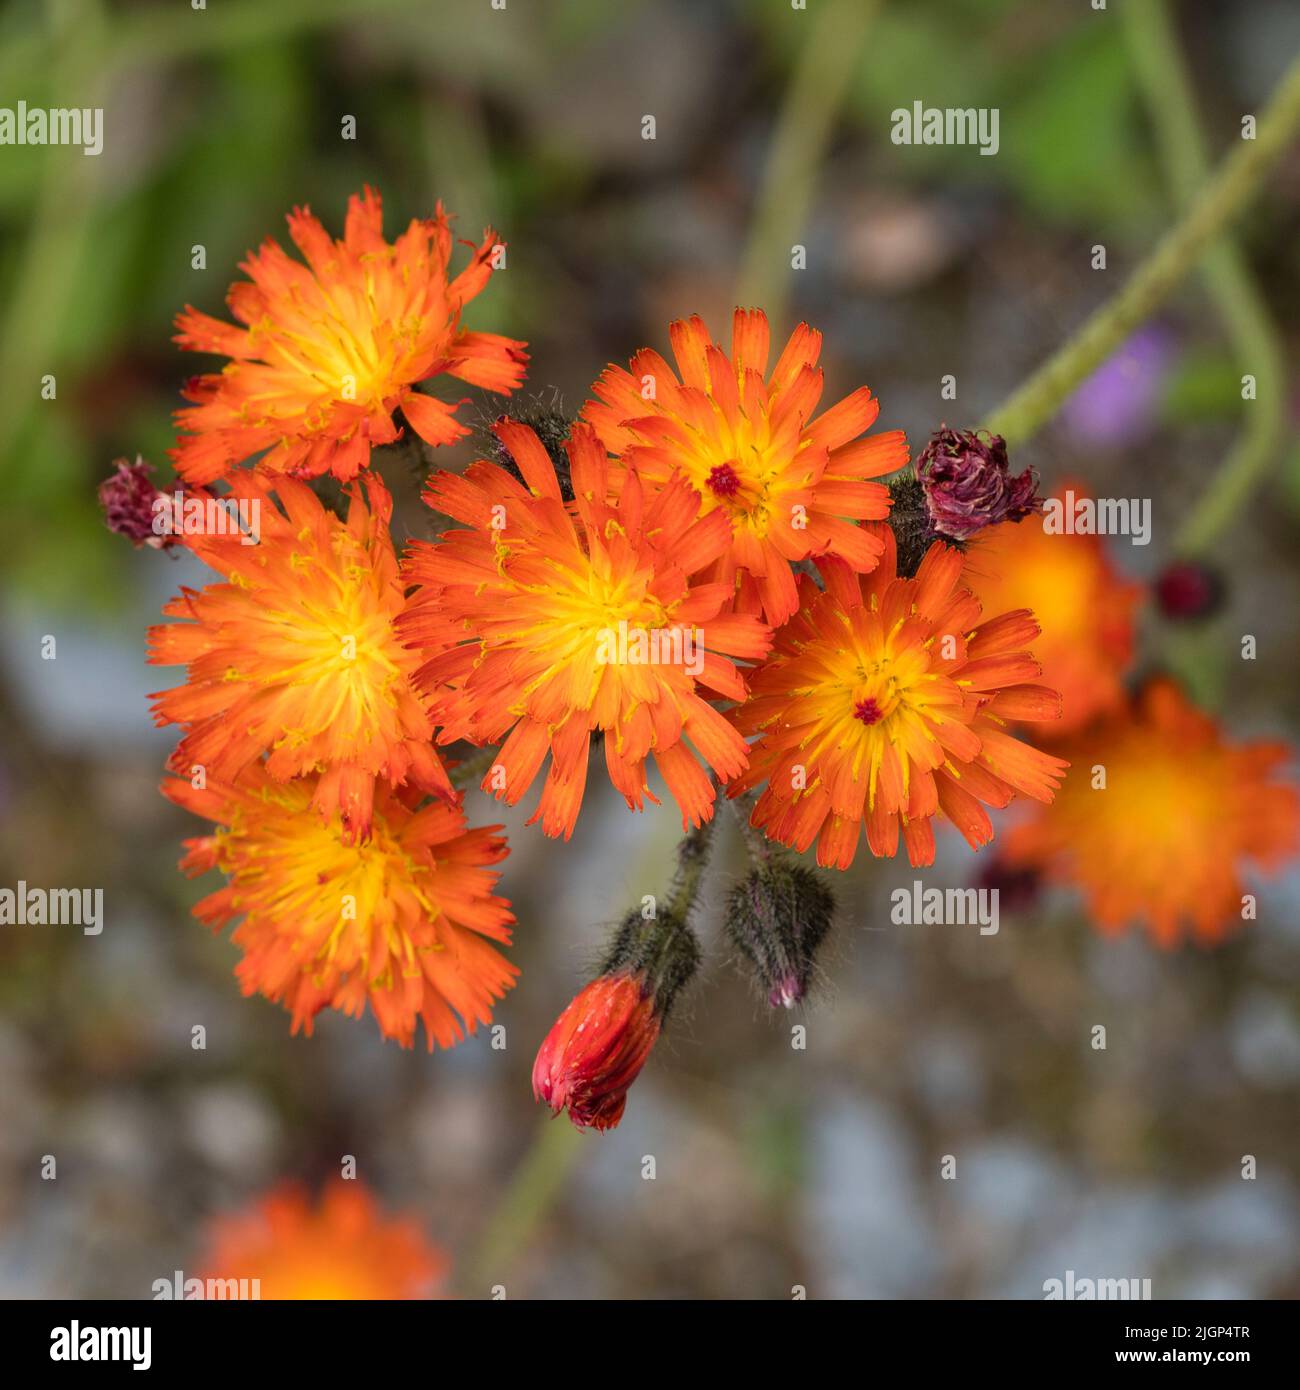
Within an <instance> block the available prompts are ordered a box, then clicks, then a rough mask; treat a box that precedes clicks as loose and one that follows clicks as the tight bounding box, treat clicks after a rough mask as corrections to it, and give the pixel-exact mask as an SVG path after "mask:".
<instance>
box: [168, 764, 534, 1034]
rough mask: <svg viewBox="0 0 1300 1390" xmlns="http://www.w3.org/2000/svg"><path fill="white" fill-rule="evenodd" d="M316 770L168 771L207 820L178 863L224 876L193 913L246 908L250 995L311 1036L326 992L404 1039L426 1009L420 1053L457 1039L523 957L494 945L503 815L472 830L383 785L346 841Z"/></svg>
mask: <svg viewBox="0 0 1300 1390" xmlns="http://www.w3.org/2000/svg"><path fill="white" fill-rule="evenodd" d="M312 783H313V779H311V778H297V779H295V780H294V781H291V782H284V783H278V782H275V781H272V780H271V778H270V777H268V776H267V774H266V771H265V768H264V767H263V766H262V765H261V764H254V765H253V766H252V767H250V768H248V769H247V770H246V771H245V773H244V774H243V775H242V776H241V777H240V779H239V781H238V783H236V784H235V785H234V786H230V785H225V784H221V783H212V782H209V784H208V785H207V786H206V787H204V788H196V787H194V786H193V785H192V784H191V783H190V782H189V781H185V780H183V779H181V778H170V779H168V780H167V781H166V782H164V783H163V788H162V790H163V793H164V795H166V796H167V797H169V798H170V799H171V800H172V801H174V802H176V804H177V805H179V806H183V807H185V808H186V810H189V811H193V812H194V813H195V814H196V815H199V816H204V817H206V818H207V819H209V820H212V821H214V822H215V823H216V827H217V828H216V829H215V830H214V831H213V832H212V833H211V834H209V835H204V836H201V837H199V838H196V839H192V840H187V841H186V842H185V845H186V849H187V850H188V854H187V855H186V857H185V858H184V859H183V860H182V861H181V868H182V869H184V870H185V871H186V872H187V873H188V874H190V875H194V874H200V873H204V872H206V871H207V870H209V869H213V868H216V869H220V870H221V871H222V872H223V873H225V874H226V875H227V876H228V880H229V881H228V882H227V883H226V885H225V887H223V888H220V889H218V891H217V892H215V893H212V894H209V896H208V897H206V898H204V899H203V900H202V901H201V902H199V903H198V904H197V905H196V906H195V908H194V915H195V916H196V917H197V918H199V920H200V921H202V922H205V923H207V924H208V925H209V926H210V927H212V928H213V929H214V930H219V929H220V928H221V927H223V926H225V924H226V923H227V922H230V921H232V920H234V919H235V918H242V919H243V920H242V921H241V922H240V924H239V925H238V926H237V927H236V928H235V931H234V934H233V936H232V940H233V941H234V943H235V945H237V946H239V947H240V948H241V950H242V951H243V953H244V956H243V959H242V960H241V961H240V963H239V964H238V965H237V966H236V967H235V974H236V976H237V977H238V979H239V981H240V984H241V986H242V988H243V992H244V994H245V995H251V994H262V995H264V996H265V997H266V998H267V999H270V1000H273V1001H275V1002H277V1003H281V1004H283V1005H284V1007H285V1008H286V1009H288V1010H289V1011H290V1012H291V1013H292V1015H293V1032H295V1033H297V1032H298V1031H299V1030H300V1029H301V1030H302V1031H304V1032H305V1033H307V1034H308V1035H310V1034H311V1031H312V1021H313V1019H314V1018H315V1016H316V1015H317V1013H319V1012H320V1010H321V1009H323V1008H324V1007H325V1006H326V1005H329V1006H330V1007H331V1008H334V1009H338V1010H340V1011H341V1012H342V1013H345V1014H348V1015H349V1016H351V1017H354V1018H356V1017H359V1016H360V1015H361V1014H362V1013H364V1012H365V1007H366V1004H367V1002H368V1003H369V1004H370V1007H371V1008H372V1009H373V1010H374V1013H375V1018H376V1020H377V1021H378V1023H379V1030H380V1032H381V1033H382V1034H383V1035H384V1037H386V1038H395V1039H396V1040H397V1041H398V1042H399V1043H401V1045H402V1046H403V1047H410V1046H411V1045H412V1044H413V1043H414V1041H415V1031H416V1024H417V1021H419V1020H423V1022H424V1029H425V1034H426V1036H427V1038H428V1045H429V1050H430V1051H432V1050H433V1047H434V1044H435V1043H436V1044H438V1046H440V1047H452V1046H454V1045H455V1044H456V1043H458V1042H459V1041H461V1039H462V1038H463V1037H464V1036H465V1034H466V1033H467V1032H469V1033H473V1032H474V1031H476V1029H477V1027H478V1025H479V1024H480V1023H488V1022H490V1021H491V1017H492V1006H493V1004H494V1003H495V1001H496V1000H498V999H500V998H501V997H502V995H503V994H504V993H505V991H506V990H507V989H509V988H510V987H511V986H512V985H513V983H514V981H515V977H516V976H517V975H518V973H519V972H518V970H517V969H516V967H515V966H513V965H512V964H511V963H510V962H509V961H507V960H506V959H505V957H504V956H502V955H501V954H500V952H498V951H497V950H496V948H495V947H494V946H493V945H492V944H491V943H492V942H494V941H495V942H500V943H502V944H504V945H509V943H510V924H511V923H512V922H513V921H514V920H515V919H514V915H513V914H512V913H511V911H510V904H509V903H508V902H507V901H506V900H505V899H504V898H500V897H497V896H496V895H495V894H494V893H493V892H492V889H493V887H494V886H495V884H496V881H497V877H498V875H497V874H495V873H493V872H492V871H491V870H490V869H489V868H488V867H487V866H488V865H492V864H498V863H500V862H501V860H503V859H504V858H505V857H506V855H507V853H508V849H507V846H506V842H505V840H504V839H502V838H501V837H500V836H499V835H498V834H497V832H498V831H499V830H500V829H501V827H500V826H485V827H480V828H478V829H474V830H470V829H467V828H466V824H465V817H464V815H463V814H462V812H461V810H460V809H459V807H457V806H451V805H448V804H447V803H446V802H442V801H433V802H430V803H429V804H427V805H426V806H424V807H422V808H421V809H419V810H416V809H413V807H412V805H411V804H410V803H411V802H412V801H414V800H415V797H414V796H413V795H412V796H410V797H406V798H404V797H403V796H402V795H401V794H398V793H393V792H390V791H389V790H388V789H387V788H383V789H381V791H380V792H379V795H378V797H377V798H376V802H375V816H374V833H373V834H372V836H371V838H370V839H369V841H367V842H366V843H364V844H359V843H349V842H348V840H347V838H346V837H345V836H344V835H343V834H342V832H341V826H340V825H339V822H338V820H337V818H336V819H335V820H333V821H331V822H328V823H327V822H323V821H322V820H321V819H320V818H319V817H318V816H314V815H310V814H308V804H309V803H310V802H311V800H312V794H313V785H312Z"/></svg>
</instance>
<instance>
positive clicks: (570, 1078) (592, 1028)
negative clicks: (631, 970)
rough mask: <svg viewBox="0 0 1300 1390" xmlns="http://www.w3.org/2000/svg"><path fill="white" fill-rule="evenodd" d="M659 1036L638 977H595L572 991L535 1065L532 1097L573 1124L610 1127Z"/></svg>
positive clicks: (620, 1114)
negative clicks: (573, 996) (570, 1000)
mask: <svg viewBox="0 0 1300 1390" xmlns="http://www.w3.org/2000/svg"><path fill="white" fill-rule="evenodd" d="M658 1037H659V1015H658V1014H657V1013H656V1012H655V1001H654V995H653V992H652V991H651V989H650V987H649V985H648V984H647V982H646V981H645V979H644V978H643V977H642V976H640V975H634V974H626V973H622V972H620V973H618V974H613V975H599V976H597V978H596V979H594V980H592V982H591V983H590V984H589V985H586V986H584V987H583V988H582V989H581V990H579V991H578V994H577V996H576V998H574V999H573V1001H572V1002H571V1003H570V1004H569V1006H568V1008H566V1009H565V1010H564V1012H563V1013H562V1014H561V1015H560V1016H559V1018H558V1019H557V1020H556V1022H555V1026H554V1027H553V1028H552V1029H551V1031H550V1032H549V1033H548V1034H547V1035H546V1041H545V1042H543V1043H542V1046H541V1048H540V1049H539V1050H538V1053H537V1060H536V1061H535V1062H534V1063H533V1095H534V1096H535V1097H536V1099H538V1100H541V1101H545V1102H546V1104H547V1105H549V1106H550V1107H551V1110H552V1112H553V1113H554V1114H556V1115H558V1114H559V1113H560V1111H561V1110H565V1109H567V1110H568V1112H569V1119H570V1120H572V1121H573V1123H574V1124H575V1125H576V1126H577V1127H578V1128H579V1129H601V1130H603V1129H613V1128H614V1126H615V1125H617V1124H618V1122H619V1120H621V1119H622V1118H623V1108H624V1106H626V1104H627V1090H628V1087H629V1086H630V1085H631V1084H632V1083H633V1082H634V1081H635V1080H636V1079H637V1077H638V1076H639V1075H640V1072H641V1068H642V1067H643V1066H644V1065H645V1063H646V1059H647V1058H648V1057H649V1056H650V1052H651V1049H652V1048H653V1047H654V1045H655V1040H656V1039H657V1038H658Z"/></svg>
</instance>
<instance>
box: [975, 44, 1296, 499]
mask: <svg viewBox="0 0 1300 1390" xmlns="http://www.w3.org/2000/svg"><path fill="white" fill-rule="evenodd" d="M1297 127H1300V57H1298V58H1297V59H1296V60H1295V61H1294V62H1292V64H1291V66H1290V67H1289V68H1288V69H1287V72H1286V75H1285V76H1284V77H1283V79H1282V81H1281V82H1280V83H1279V84H1278V88H1277V90H1276V92H1274V94H1273V97H1272V100H1271V101H1270V102H1269V104H1268V107H1267V108H1266V110H1265V111H1264V114H1263V115H1262V116H1261V117H1260V119H1259V122H1258V127H1257V130H1256V135H1255V139H1253V140H1243V141H1241V143H1240V145H1239V147H1238V148H1237V149H1235V150H1234V151H1233V152H1232V154H1230V155H1229V156H1228V157H1227V158H1226V159H1225V160H1224V161H1223V162H1222V163H1221V164H1220V166H1219V168H1218V170H1217V171H1216V172H1215V174H1214V175H1213V177H1212V178H1211V179H1210V180H1209V182H1208V183H1206V184H1205V185H1204V187H1203V188H1202V190H1201V192H1200V194H1199V195H1198V196H1197V197H1196V198H1195V200H1194V201H1193V202H1192V203H1191V205H1190V206H1189V208H1188V210H1187V212H1186V214H1185V215H1184V217H1183V218H1182V220H1181V221H1179V222H1178V223H1177V224H1176V225H1175V226H1174V227H1172V228H1171V229H1170V230H1169V231H1168V232H1167V233H1166V234H1165V236H1164V237H1163V238H1162V239H1161V241H1160V242H1159V244H1158V245H1157V246H1156V248H1155V250H1154V251H1152V253H1151V254H1150V255H1149V256H1148V257H1147V258H1146V260H1145V261H1143V262H1142V264H1141V265H1139V266H1138V268H1137V269H1136V270H1135V271H1134V272H1133V274H1132V275H1131V276H1130V277H1129V280H1128V283H1127V284H1126V285H1125V286H1124V288H1123V289H1122V290H1120V292H1119V293H1118V294H1117V295H1115V296H1114V298H1113V299H1110V300H1109V301H1107V303H1105V304H1103V305H1102V307H1101V308H1100V309H1098V310H1097V311H1096V313H1094V314H1093V315H1092V317H1091V318H1090V319H1088V320H1087V322H1086V323H1084V324H1083V325H1082V327H1081V328H1080V329H1079V330H1078V332H1076V333H1075V334H1074V336H1073V337H1072V338H1071V339H1070V341H1069V342H1067V343H1066V344H1065V346H1064V347H1062V348H1061V349H1060V351H1058V352H1057V353H1056V354H1055V355H1054V356H1052V357H1051V358H1049V359H1048V361H1047V362H1046V363H1045V364H1044V365H1043V366H1042V367H1040V368H1039V370H1038V371H1036V372H1035V373H1034V374H1033V376H1031V377H1030V378H1029V380H1028V381H1027V382H1025V384H1024V385H1023V386H1021V387H1020V389H1019V390H1018V391H1016V392H1015V394H1014V395H1013V396H1012V397H1011V399H1010V400H1008V401H1007V402H1006V403H1005V404H1004V405H1002V406H1001V407H1000V408H999V409H998V410H996V411H994V413H993V415H992V416H991V417H990V418H989V420H988V422H987V424H988V428H989V429H990V430H991V431H992V432H993V433H994V434H1000V435H1002V436H1003V437H1004V438H1005V439H1006V441H1007V443H1008V444H1010V445H1013V446H1014V445H1016V444H1020V443H1023V442H1024V441H1025V440H1026V439H1028V438H1030V437H1031V436H1032V435H1033V434H1035V433H1036V432H1037V431H1038V430H1039V429H1040V428H1041V427H1042V426H1043V425H1044V424H1046V422H1047V421H1048V420H1050V419H1051V418H1052V416H1053V415H1055V414H1056V412H1057V411H1058V410H1059V409H1060V407H1061V406H1062V404H1064V402H1065V400H1066V399H1067V397H1069V396H1070V394H1071V393H1072V392H1073V391H1074V389H1075V387H1077V386H1078V385H1079V383H1080V382H1081V381H1083V380H1084V378H1085V377H1087V376H1089V375H1090V374H1091V373H1092V372H1093V371H1095V370H1096V368H1097V367H1099V366H1100V365H1101V364H1102V362H1104V361H1105V360H1106V358H1108V357H1109V356H1110V355H1111V353H1113V352H1114V351H1115V350H1116V348H1118V347H1119V346H1120V345H1121V344H1122V343H1123V342H1124V341H1125V339H1127V338H1128V336H1129V335H1130V334H1131V333H1132V332H1133V330H1134V329H1135V328H1136V327H1137V326H1138V325H1139V324H1140V323H1142V322H1143V321H1144V320H1145V319H1147V318H1149V317H1150V315H1151V314H1152V313H1154V311H1155V310H1156V309H1157V308H1159V307H1160V305H1161V304H1163V303H1164V301H1165V299H1166V298H1168V296H1169V294H1170V293H1171V292H1172V291H1173V289H1174V288H1175V287H1176V286H1177V284H1178V283H1179V281H1180V280H1182V278H1183V277H1184V276H1185V275H1186V274H1187V273H1188V272H1189V271H1190V270H1191V269H1192V267H1193V266H1194V265H1195V264H1196V263H1197V261H1198V260H1199V259H1200V258H1201V256H1202V255H1203V254H1204V253H1205V250H1206V248H1207V247H1208V246H1209V245H1210V243H1211V242H1212V241H1213V240H1214V239H1215V238H1216V237H1217V236H1218V235H1219V234H1220V233H1222V231H1223V230H1224V228H1225V227H1226V226H1227V225H1228V223H1229V222H1231V221H1232V219H1233V218H1234V217H1236V216H1237V214H1238V213H1240V212H1241V210H1242V209H1243V208H1244V207H1245V205H1246V204H1247V203H1248V202H1249V201H1250V199H1251V198H1252V197H1253V196H1254V195H1255V193H1256V192H1257V191H1258V190H1259V187H1260V184H1261V183H1262V182H1263V180H1264V176H1265V175H1266V174H1267V173H1268V171H1269V169H1270V168H1271V167H1272V166H1273V164H1274V163H1275V162H1276V160H1277V159H1278V158H1279V157H1280V155H1281V154H1282V152H1283V150H1285V149H1286V147H1287V145H1288V144H1289V143H1290V141H1291V139H1292V138H1293V136H1294V135H1295V132H1296V130H1297ZM1234 490H1235V485H1234Z"/></svg>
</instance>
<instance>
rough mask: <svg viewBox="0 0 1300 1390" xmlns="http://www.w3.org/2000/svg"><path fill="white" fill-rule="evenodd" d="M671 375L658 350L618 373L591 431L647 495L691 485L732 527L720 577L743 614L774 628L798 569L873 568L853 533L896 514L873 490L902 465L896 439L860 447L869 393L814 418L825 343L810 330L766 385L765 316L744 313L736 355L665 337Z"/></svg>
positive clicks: (695, 328)
mask: <svg viewBox="0 0 1300 1390" xmlns="http://www.w3.org/2000/svg"><path fill="white" fill-rule="evenodd" d="M669 338H670V340H671V342H672V346H673V353H674V355H675V357H676V359H677V367H678V371H680V373H681V377H680V379H679V378H678V375H677V373H676V372H674V371H673V369H672V368H671V367H670V366H669V365H668V363H667V362H665V361H664V359H663V358H662V357H660V356H659V354H658V353H657V352H654V351H652V350H651V349H650V348H643V349H642V350H641V351H640V352H638V353H637V354H636V356H635V357H633V358H632V361H631V363H630V364H629V367H630V370H628V371H624V370H623V368H622V367H617V366H613V365H611V366H609V367H607V368H606V369H605V371H604V373H603V374H602V375H601V376H600V378H599V380H597V382H596V383H595V385H594V386H593V388H592V389H593V391H594V392H595V394H596V396H597V397H598V399H597V400H595V401H588V402H587V405H586V407H585V408H584V410H583V415H584V418H586V419H587V420H589V421H591V423H592V424H593V425H594V426H595V427H596V430H597V431H598V433H599V434H600V438H601V441H602V443H603V444H604V445H605V447H606V448H607V449H608V450H609V452H610V453H611V454H615V455H617V456H618V459H619V462H620V464H621V466H622V467H621V469H620V470H618V471H617V472H616V475H615V483H616V485H617V483H618V481H619V473H620V472H622V471H631V472H633V473H635V474H637V476H638V477H639V478H640V479H641V482H642V485H643V486H644V487H646V488H647V489H649V490H651V491H652V490H653V489H655V488H658V487H663V486H665V485H667V484H668V483H669V482H670V481H671V480H672V479H675V478H684V479H685V480H686V481H687V482H688V483H689V484H690V485H691V487H692V488H694V489H695V491H696V492H698V493H699V495H700V497H701V499H702V507H703V511H704V513H705V514H709V513H712V512H714V511H717V512H720V513H721V514H722V515H723V516H725V517H726V519H727V521H728V523H729V524H730V527H731V544H730V545H729V546H728V547H727V550H726V553H725V554H724V555H723V556H722V557H721V558H720V559H719V560H718V562H717V563H716V565H715V567H714V572H713V573H712V574H711V575H710V576H709V577H710V578H712V579H718V580H723V581H725V582H727V583H735V582H736V579H737V576H738V575H739V577H740V599H741V604H742V607H743V608H745V609H746V610H749V609H752V610H754V611H759V610H760V609H761V611H762V613H763V616H764V617H765V618H766V619H767V621H768V622H769V623H771V624H773V625H774V626H777V625H779V624H781V623H783V622H784V621H785V620H786V619H787V618H788V617H790V615H791V614H792V613H794V611H795V610H796V608H797V607H798V599H797V597H796V594H795V582H794V577H793V575H792V573H791V570H790V563H791V562H792V561H799V560H805V559H807V558H808V557H809V556H813V555H834V556H837V557H839V558H840V559H842V560H844V561H846V562H847V563H848V564H849V566H850V567H851V568H852V569H854V570H858V571H868V570H871V569H873V568H874V567H875V564H876V561H877V560H878V559H879V557H880V542H879V539H878V538H877V537H876V536H875V535H874V534H873V532H872V531H871V530H869V529H864V528H863V527H861V526H858V525H855V524H854V523H855V522H856V521H857V520H859V519H875V520H880V519H882V518H884V517H886V516H888V514H889V490H888V488H886V487H885V486H884V485H883V484H881V483H875V482H870V481H868V480H869V479H872V478H877V477H879V476H881V475H882V474H885V473H892V472H894V471H895V470H897V469H899V468H902V467H903V466H904V465H905V464H906V463H907V440H906V438H905V437H904V435H903V432H902V431H901V430H891V431H890V432H888V433H886V434H881V435H876V436H874V437H873V438H870V439H867V438H865V437H861V436H863V434H864V431H866V430H867V429H869V428H870V426H871V425H872V424H873V423H874V421H875V419H876V416H877V415H878V414H879V413H880V403H879V402H878V401H876V400H874V399H873V398H872V395H871V392H870V391H869V390H868V389H867V388H866V387H865V386H860V387H859V388H858V389H857V390H856V391H854V392H853V393H852V394H851V395H849V396H846V397H845V398H844V400H842V401H840V402H839V404H838V405H835V406H832V407H831V409H829V410H827V411H825V412H824V413H823V414H822V415H819V416H818V417H817V418H816V419H813V412H814V411H815V410H816V409H817V403H818V401H819V400H820V399H821V394H822V376H823V373H822V369H821V368H820V367H819V366H818V365H817V359H818V357H819V355H820V353H821V341H822V338H821V334H820V333H818V332H816V331H815V330H814V329H812V328H809V327H808V325H807V324H806V323H801V324H800V325H799V327H798V328H796V329H795V331H794V332H793V333H792V334H791V336H790V341H789V342H788V343H787V344H786V346H785V350H784V351H783V352H782V353H781V356H780V357H779V358H778V360H777V363H776V366H775V367H773V368H772V372H771V375H770V376H768V375H766V373H767V362H768V353H769V347H770V343H769V338H770V334H769V329H768V323H767V315H766V314H764V313H763V312H762V311H761V310H758V309H737V310H736V312H735V317H734V320H733V323H732V332H731V356H730V357H728V356H727V354H726V353H725V352H724V351H723V349H722V348H721V347H720V346H719V345H718V344H716V343H714V342H713V341H712V339H711V337H710V336H709V332H708V330H707V329H706V328H705V326H704V324H703V322H702V321H701V320H700V319H699V318H698V317H695V318H689V319H686V320H683V321H679V322H677V323H674V324H673V325H672V326H671V328H670V329H669Z"/></svg>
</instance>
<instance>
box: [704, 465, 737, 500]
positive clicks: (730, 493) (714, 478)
mask: <svg viewBox="0 0 1300 1390" xmlns="http://www.w3.org/2000/svg"><path fill="white" fill-rule="evenodd" d="M705 481H706V482H707V483H708V485H709V487H711V488H712V489H713V493H714V496H715V497H734V496H735V495H736V493H738V492H739V491H740V474H739V473H737V472H736V470H735V469H734V468H733V467H732V466H731V465H730V464H729V463H720V464H719V465H718V466H717V467H716V468H715V469H713V471H712V472H711V473H710V474H709V476H708V478H707V479H705Z"/></svg>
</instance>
